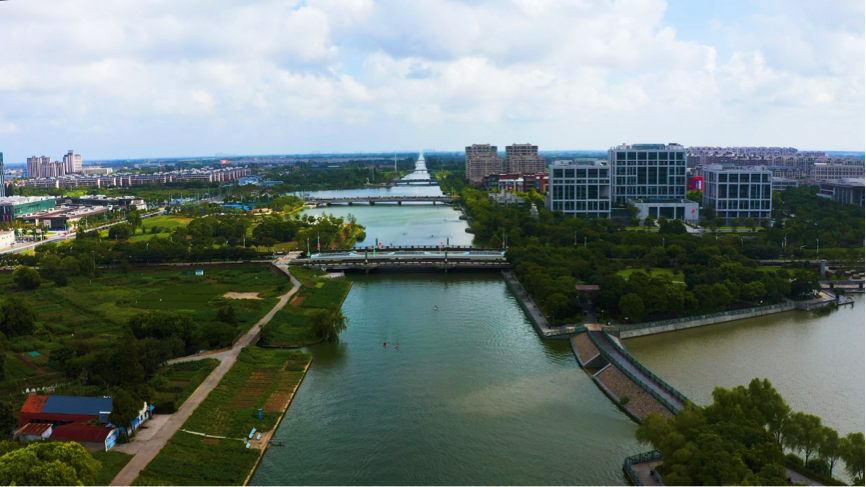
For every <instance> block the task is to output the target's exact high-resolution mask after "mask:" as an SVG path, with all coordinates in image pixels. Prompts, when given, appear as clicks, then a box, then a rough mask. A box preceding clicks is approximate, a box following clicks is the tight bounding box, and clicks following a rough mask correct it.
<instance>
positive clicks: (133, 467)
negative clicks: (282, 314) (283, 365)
mask: <svg viewBox="0 0 866 487" xmlns="http://www.w3.org/2000/svg"><path fill="white" fill-rule="evenodd" d="M279 267H280V269H282V270H283V272H285V273H286V274H288V276H289V278H290V279H291V280H292V290H291V291H289V292H288V293H286V294H284V295H283V296H282V297H280V300H279V302H277V304H276V306H274V307H273V309H271V311H269V312H268V314H266V315H265V316H264V317H263V318H262V319H261V320H259V322H258V323H256V325H255V326H253V327H252V328H251V329H250V331H248V332H247V334H246V335H244V336H243V338H241V339H240V340H238V342H237V343H236V344H235V346H234V347H232V348H231V349H229V350H226V351H224V352H219V353H212V354H209V355H205V356H197V355H192V356H189V357H182V358H179V359H174V360H170V361H169V363H177V362H187V361H190V360H200V359H202V358H205V357H206V358H215V359H217V360H220V361H221V363H220V364H219V366H217V368H216V369H214V371H213V372H211V373H210V375H209V376H208V377H207V379H205V380H204V382H202V383H201V385H200V386H198V388H197V389H196V390H195V392H193V393H192V395H191V396H189V399H187V400H186V402H184V403H183V405H182V406H181V407H180V408H179V409H178V410H177V412H176V413H174V414H172V415H171V417H169V418H168V421H166V422H165V424H164V425H163V426H162V427H161V428H159V431H157V432H156V433H154V435H153V436H152V437H151V438H150V439H149V440H147V441H145V442H144V444H143V445H141V448H140V449H139V450H138V453H136V454H135V456H134V457H132V460H130V461H129V463H128V464H126V467H124V468H123V470H121V471H120V473H118V474H117V476H116V477H114V480H113V481H112V482H111V485H132V482H134V481H135V479H136V478H137V477H138V474H139V472H141V471H142V470H143V469H144V467H146V466H147V464H148V463H150V461H151V460H153V458H154V457H156V455H157V454H158V453H159V452H160V450H162V447H164V446H165V444H166V443H167V442H168V440H169V439H171V437H172V436H173V435H174V434H175V432H177V430H178V429H180V427H181V426H183V424H184V423H185V422H186V420H187V419H189V417H190V416H191V415H192V413H193V411H195V409H196V408H197V407H198V406H199V404H201V403H202V401H204V400H205V398H206V397H207V395H208V394H210V391H212V390H213V389H214V388H215V387H216V386H217V384H219V382H220V380H222V378H223V376H224V375H225V374H226V372H228V371H229V369H230V368H231V367H232V365H234V363H235V361H236V360H237V358H238V354H240V353H241V349H242V348H244V347H245V346H247V345H249V344H250V343H251V342H252V341H253V339H254V338H255V336H256V335H257V334H258V333H259V330H260V329H261V327H262V326H264V325H265V324H267V323H268V322H269V321H271V318H273V317H274V315H275V314H276V313H277V311H279V310H280V309H281V308H282V307H283V306H285V305H286V303H288V302H289V299H291V298H292V296H294V294H295V293H296V292H298V290H299V289H301V283H300V282H298V280H297V279H295V278H294V276H292V275H291V274H290V273H289V272H288V269H287V268H284V267H283V266H279Z"/></svg>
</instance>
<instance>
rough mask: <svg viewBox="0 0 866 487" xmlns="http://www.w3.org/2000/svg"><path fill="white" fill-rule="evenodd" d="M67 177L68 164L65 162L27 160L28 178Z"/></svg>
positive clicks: (29, 158)
mask: <svg viewBox="0 0 866 487" xmlns="http://www.w3.org/2000/svg"><path fill="white" fill-rule="evenodd" d="M65 175H66V164H64V163H63V162H60V161H57V162H51V158H50V157H47V156H42V157H36V156H32V157H28V158H27V177H29V178H56V177H58V176H65Z"/></svg>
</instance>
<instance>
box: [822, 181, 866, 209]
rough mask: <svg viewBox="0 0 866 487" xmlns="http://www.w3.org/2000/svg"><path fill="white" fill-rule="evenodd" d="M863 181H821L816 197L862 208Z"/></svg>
mask: <svg viewBox="0 0 866 487" xmlns="http://www.w3.org/2000/svg"><path fill="white" fill-rule="evenodd" d="M864 181H866V180H864V179H862V178H860V179H853V178H848V179H838V180H835V181H821V184H820V186H821V191H820V192H819V193H818V196H821V197H824V198H829V199H831V200H833V201H835V202H837V203H839V204H842V205H845V204H849V203H853V204H855V205H860V206H863V197H864Z"/></svg>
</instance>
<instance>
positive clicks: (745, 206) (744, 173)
mask: <svg viewBox="0 0 866 487" xmlns="http://www.w3.org/2000/svg"><path fill="white" fill-rule="evenodd" d="M772 178H773V172H772V171H770V170H769V169H767V168H766V167H763V166H752V167H737V166H727V165H725V166H723V165H719V164H716V165H712V166H709V167H706V168H704V199H703V206H704V207H711V208H713V209H714V211H715V215H716V217H721V218H724V219H725V221H726V222H728V223H730V220H731V218H739V219H740V221H742V220H743V219H746V218H754V219H755V221H758V222H759V221H761V220H769V219H770V217H771V212H772V210H773V197H772V193H773V187H772V184H773V183H772Z"/></svg>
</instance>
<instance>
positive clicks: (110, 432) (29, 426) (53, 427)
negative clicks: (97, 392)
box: [15, 394, 153, 451]
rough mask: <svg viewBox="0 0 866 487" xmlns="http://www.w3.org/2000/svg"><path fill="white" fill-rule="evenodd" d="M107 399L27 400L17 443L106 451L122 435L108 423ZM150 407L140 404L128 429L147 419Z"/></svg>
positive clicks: (33, 397)
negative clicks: (51, 443)
mask: <svg viewBox="0 0 866 487" xmlns="http://www.w3.org/2000/svg"><path fill="white" fill-rule="evenodd" d="M111 410H112V399H111V398H110V397H78V396H43V395H37V394H31V395H29V396H27V400H26V401H25V402H24V406H22V408H21V412H19V413H18V429H17V430H16V431H15V437H16V439H18V440H48V441H74V442H76V443H80V444H81V445H82V446H84V448H86V449H87V450H89V451H107V450H110V449H111V448H112V447H113V446H114V445H115V443H117V439H118V436H119V434H120V432H121V431H124V430H125V429H126V428H124V427H117V426H115V425H112V424H110V423H109V421H108V416H109V415H110V414H111ZM152 414H153V406H148V405H147V403H143V407H142V409H141V412H140V413H139V415H138V417H137V418H135V419H134V420H133V422H132V425H131V426H130V429H131V431H135V430H137V429H138V428H139V426H141V423H143V422H144V421H147V420H148V419H150V417H151V416H152Z"/></svg>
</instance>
